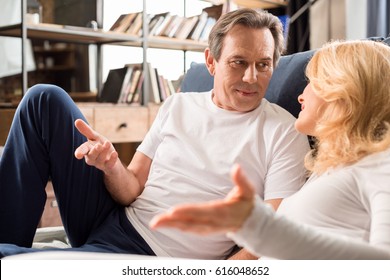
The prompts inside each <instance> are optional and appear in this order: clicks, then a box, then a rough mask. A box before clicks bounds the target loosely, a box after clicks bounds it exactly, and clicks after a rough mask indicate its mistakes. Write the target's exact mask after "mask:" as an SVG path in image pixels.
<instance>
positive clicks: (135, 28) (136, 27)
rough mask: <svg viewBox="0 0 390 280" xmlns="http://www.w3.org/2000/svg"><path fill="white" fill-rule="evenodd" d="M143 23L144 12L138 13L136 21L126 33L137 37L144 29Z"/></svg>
mask: <svg viewBox="0 0 390 280" xmlns="http://www.w3.org/2000/svg"><path fill="white" fill-rule="evenodd" d="M142 21H143V12H139V13H137V15H136V17H135V19H134V20H133V22H132V23H131V25H130V26H129V28H128V29H127V30H126V33H128V34H132V35H137V34H138V32H139V30H140V29H141V28H142Z"/></svg>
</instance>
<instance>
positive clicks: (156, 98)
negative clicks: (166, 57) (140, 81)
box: [148, 63, 161, 104]
mask: <svg viewBox="0 0 390 280" xmlns="http://www.w3.org/2000/svg"><path fill="white" fill-rule="evenodd" d="M148 66H149V69H148V70H149V83H150V88H149V89H150V93H149V99H150V101H152V102H154V103H156V104H160V103H161V98H160V92H159V88H158V82H157V76H156V72H157V71H156V69H155V68H153V67H152V65H151V64H150V63H148Z"/></svg>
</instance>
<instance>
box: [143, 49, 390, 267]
mask: <svg viewBox="0 0 390 280" xmlns="http://www.w3.org/2000/svg"><path fill="white" fill-rule="evenodd" d="M306 75H307V77H308V80H309V83H308V85H307V87H306V88H305V90H304V92H303V93H302V94H301V95H300V96H299V97H298V101H299V103H300V104H301V108H302V110H301V112H300V114H299V116H298V119H297V121H296V123H295V127H296V129H297V130H298V131H299V132H301V133H305V134H307V135H312V136H314V137H315V138H316V144H315V148H314V149H313V150H312V151H311V152H309V154H308V155H307V156H306V161H305V165H306V168H307V170H308V171H309V172H310V178H309V179H308V181H307V182H306V184H305V185H304V186H303V188H302V189H301V190H300V191H299V192H298V193H296V194H294V195H292V196H291V197H289V198H287V199H285V200H284V201H283V202H282V204H281V205H280V207H279V209H278V212H277V213H274V212H273V210H272V209H270V208H269V207H268V206H266V205H265V204H264V203H263V202H262V201H261V200H260V199H259V198H258V197H255V195H254V191H253V186H252V185H251V183H250V182H249V180H248V179H247V178H246V177H245V175H244V174H243V172H242V171H241V169H240V167H239V166H234V167H233V170H232V180H233V182H234V184H235V187H234V189H233V190H232V191H231V192H230V193H229V195H228V196H227V197H226V198H225V199H224V200H223V201H211V202H209V203H203V204H192V205H183V206H178V207H175V208H173V209H172V211H170V212H168V213H166V214H162V215H160V216H158V217H156V218H155V219H154V220H153V221H152V223H151V227H152V228H155V229H157V228H160V227H176V228H179V229H181V230H185V231H191V232H196V233H200V234H208V233H213V232H228V236H230V237H231V238H232V239H233V240H234V241H236V243H237V244H239V245H241V246H243V247H245V248H247V249H248V250H250V251H251V252H252V253H254V254H256V255H258V256H266V257H272V258H279V259H390V129H389V125H390V88H389V86H388V85H387V82H388V81H389V80H390V48H389V47H388V46H386V45H385V44H383V43H379V42H373V41H349V42H332V43H329V44H326V45H325V46H324V47H323V48H322V49H320V50H319V51H318V52H316V54H315V55H314V56H313V58H312V59H311V61H310V63H309V64H308V67H307V70H306Z"/></svg>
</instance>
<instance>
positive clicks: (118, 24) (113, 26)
mask: <svg viewBox="0 0 390 280" xmlns="http://www.w3.org/2000/svg"><path fill="white" fill-rule="evenodd" d="M126 16H127V14H122V15H120V16H119V17H118V19H117V20H116V21H115V22H114V24H113V25H112V26H111V27H110V29H109V31H115V30H116V29H117V28H118V27H119V26H120V24H121V22H122V21H123V19H124V18H125V17H126Z"/></svg>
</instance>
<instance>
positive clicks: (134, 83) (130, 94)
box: [126, 68, 142, 103]
mask: <svg viewBox="0 0 390 280" xmlns="http://www.w3.org/2000/svg"><path fill="white" fill-rule="evenodd" d="M141 73H142V70H141V69H139V68H137V69H134V71H133V75H132V77H131V81H130V87H129V90H128V92H127V96H126V103H131V102H132V100H133V97H134V94H135V90H136V88H137V85H138V80H139V78H140V77H141Z"/></svg>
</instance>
